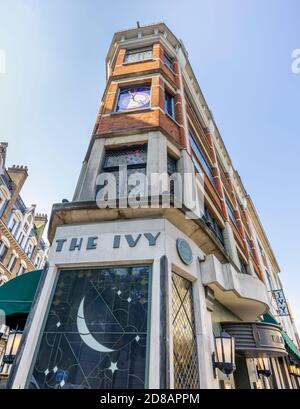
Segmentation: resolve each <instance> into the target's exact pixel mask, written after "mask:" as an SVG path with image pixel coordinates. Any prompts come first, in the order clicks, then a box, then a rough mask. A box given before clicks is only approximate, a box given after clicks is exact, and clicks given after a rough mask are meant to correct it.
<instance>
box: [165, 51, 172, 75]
mask: <svg viewBox="0 0 300 409" xmlns="http://www.w3.org/2000/svg"><path fill="white" fill-rule="evenodd" d="M163 62H164V64H165V65H166V66H167V67H168V68H169V70H171V71H174V58H172V57H170V56H169V54H168V53H166V52H164V60H163Z"/></svg>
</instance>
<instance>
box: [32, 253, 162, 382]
mask: <svg viewBox="0 0 300 409" xmlns="http://www.w3.org/2000/svg"><path fill="white" fill-rule="evenodd" d="M122 267H124V268H130V267H149V282H148V297H147V298H148V299H147V303H148V313H147V314H148V317H147V349H146V358H145V382H144V389H148V388H149V376H150V352H151V350H152V346H151V331H152V322H151V320H152V318H151V317H152V313H153V303H152V299H153V295H152V282H153V273H154V264H153V263H152V262H149V263H143V262H139V261H138V260H137V261H136V262H132V263H130V264H126V263H121V264H118V263H114V264H109V265H103V264H102V265H99V266H93V265H90V266H80V265H77V266H74V267H61V268H56V271H55V277H54V283H53V285H52V287H51V291H50V294H49V295H48V298H47V300H46V310H45V314H44V316H43V319H42V324H41V326H40V331H39V333H38V334H37V341H36V343H35V345H34V355H33V357H34V359H32V360H31V362H30V366H29V371H28V372H27V375H26V381H25V389H29V385H30V381H31V378H32V374H33V371H34V367H35V365H36V362H37V355H38V353H39V351H40V347H41V342H42V338H43V335H44V331H45V327H46V324H47V320H48V317H49V312H50V309H51V306H52V303H53V300H54V297H55V292H56V289H57V284H58V281H59V278H60V274H61V272H62V271H67V270H71V271H72V270H74V271H75V270H97V269H104V268H122Z"/></svg>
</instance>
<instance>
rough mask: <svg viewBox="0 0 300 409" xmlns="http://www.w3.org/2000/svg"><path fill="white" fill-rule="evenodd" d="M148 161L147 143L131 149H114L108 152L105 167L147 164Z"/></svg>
mask: <svg viewBox="0 0 300 409" xmlns="http://www.w3.org/2000/svg"><path fill="white" fill-rule="evenodd" d="M146 162H147V147H146V146H145V145H143V146H137V147H133V148H130V149H113V150H110V151H107V152H106V154H105V160H104V166H103V168H104V169H107V168H112V167H117V168H118V167H119V166H120V165H127V166H130V165H145V164H146Z"/></svg>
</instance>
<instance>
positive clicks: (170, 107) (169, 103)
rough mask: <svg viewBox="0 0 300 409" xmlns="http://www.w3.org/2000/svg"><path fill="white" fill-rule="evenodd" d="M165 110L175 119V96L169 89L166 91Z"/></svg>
mask: <svg viewBox="0 0 300 409" xmlns="http://www.w3.org/2000/svg"><path fill="white" fill-rule="evenodd" d="M165 111H166V112H167V113H168V114H169V115H170V116H171V117H172V118H174V119H175V109H174V97H173V95H172V94H170V93H169V92H168V91H165Z"/></svg>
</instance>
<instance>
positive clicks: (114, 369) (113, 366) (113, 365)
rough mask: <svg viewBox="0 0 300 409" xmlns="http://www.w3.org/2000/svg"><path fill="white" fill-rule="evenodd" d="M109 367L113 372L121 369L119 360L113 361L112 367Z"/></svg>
mask: <svg viewBox="0 0 300 409" xmlns="http://www.w3.org/2000/svg"><path fill="white" fill-rule="evenodd" d="M108 369H110V370H111V372H112V374H114V372H115V371H117V370H118V369H119V368H118V365H117V362H111V364H110V367H109V368H108Z"/></svg>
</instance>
